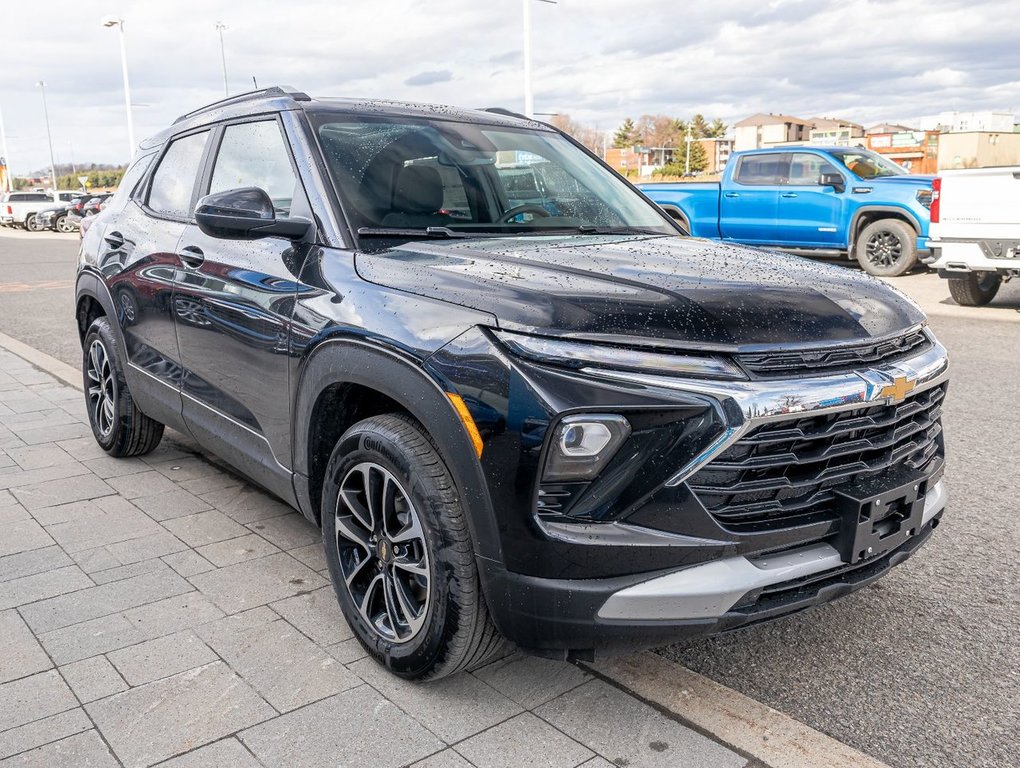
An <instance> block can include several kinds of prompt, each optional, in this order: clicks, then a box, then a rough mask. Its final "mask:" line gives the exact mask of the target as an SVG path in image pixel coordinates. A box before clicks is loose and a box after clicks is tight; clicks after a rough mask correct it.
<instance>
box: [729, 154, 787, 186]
mask: <svg viewBox="0 0 1020 768" xmlns="http://www.w3.org/2000/svg"><path fill="white" fill-rule="evenodd" d="M786 157H787V156H786V155H785V154H783V153H781V152H776V153H775V154H767V155H746V156H744V157H742V158H740V165H739V166H737V172H736V175H735V176H734V177H733V180H734V181H736V182H737V183H738V184H751V185H769V184H780V183H781V182H782V180H783V177H784V176H785V175H786V170H787V161H786Z"/></svg>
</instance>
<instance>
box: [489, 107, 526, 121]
mask: <svg viewBox="0 0 1020 768" xmlns="http://www.w3.org/2000/svg"><path fill="white" fill-rule="evenodd" d="M481 111H482V112H491V113H492V114H494V115H504V116H506V117H516V118H519V119H521V120H530V121H531V122H536V121H535V118H533V117H528V116H527V115H522V114H521V113H520V112H513V111H512V110H509V109H504V108H503V107H483V108H482V109H481Z"/></svg>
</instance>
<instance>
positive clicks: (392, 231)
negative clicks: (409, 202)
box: [358, 227, 471, 238]
mask: <svg viewBox="0 0 1020 768" xmlns="http://www.w3.org/2000/svg"><path fill="white" fill-rule="evenodd" d="M358 234H359V235H362V236H364V237H438V238H451V237H471V235H470V234H467V233H462V232H454V231H453V230H452V229H450V228H449V227H425V229H398V228H395V227H360V228H359V229H358Z"/></svg>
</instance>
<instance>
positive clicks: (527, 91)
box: [523, 0, 556, 117]
mask: <svg viewBox="0 0 1020 768" xmlns="http://www.w3.org/2000/svg"><path fill="white" fill-rule="evenodd" d="M538 1H539V2H540V3H548V4H549V5H556V0H538ZM531 2H532V0H523V3H524V114H525V115H527V116H528V117H534V116H535V94H534V93H533V92H532V90H531Z"/></svg>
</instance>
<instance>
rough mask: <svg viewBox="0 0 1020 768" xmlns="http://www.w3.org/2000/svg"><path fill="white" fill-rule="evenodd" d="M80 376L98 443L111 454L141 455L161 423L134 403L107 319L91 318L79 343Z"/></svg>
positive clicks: (158, 433)
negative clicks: (80, 346)
mask: <svg viewBox="0 0 1020 768" xmlns="http://www.w3.org/2000/svg"><path fill="white" fill-rule="evenodd" d="M82 379H83V381H84V384H85V407H86V408H87V409H88V414H89V424H90V425H91V426H92V434H93V436H95V438H96V442H97V443H99V446H100V447H101V448H102V449H103V450H104V451H106V452H107V453H108V454H110V455H111V456H114V457H117V458H121V457H124V456H141V455H143V454H146V453H149V452H151V451H152V450H153V449H155V447H156V446H157V445H159V441H160V440H161V439H162V438H163V425H162V424H160V423H159V422H158V421H155V420H154V419H150V418H149V417H148V416H146V415H145V414H144V413H142V412H141V411H140V410H138V406H136V405H135V401H134V399H133V398H132V397H131V392H130V391H129V390H128V386H127V381H125V380H124V366H123V364H122V363H121V359H120V352H119V351H118V349H117V342H116V339H114V336H113V329H112V328H111V327H110V321H109V320H108V319H106V318H105V317H98V318H96V319H95V320H93V321H92V325H91V326H89V330H88V332H87V333H86V334H85V341H84V343H83V345H82Z"/></svg>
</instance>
